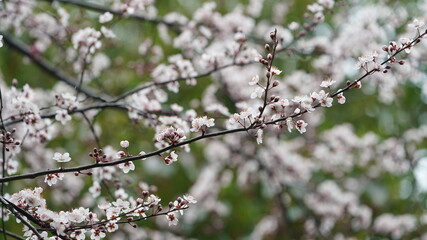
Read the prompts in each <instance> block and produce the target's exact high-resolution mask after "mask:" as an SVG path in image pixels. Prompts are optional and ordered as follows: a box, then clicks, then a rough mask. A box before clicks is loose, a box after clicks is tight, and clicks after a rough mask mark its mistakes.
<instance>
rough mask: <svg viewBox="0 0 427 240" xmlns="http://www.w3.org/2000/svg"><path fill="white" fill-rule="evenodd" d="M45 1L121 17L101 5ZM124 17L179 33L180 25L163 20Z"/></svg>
mask: <svg viewBox="0 0 427 240" xmlns="http://www.w3.org/2000/svg"><path fill="white" fill-rule="evenodd" d="M46 1H48V2H60V3H64V4H70V5H74V6H78V7H82V8H85V9H88V10H92V11H95V12H101V13H105V12H110V13H111V14H114V15H117V16H123V13H122V12H121V11H118V10H113V9H110V8H108V7H104V6H102V5H98V4H95V3H89V2H83V1H79V0H46ZM125 17H127V18H131V19H136V20H139V21H143V22H149V23H153V24H164V25H166V26H167V27H169V28H171V29H172V30H173V31H175V32H180V30H179V27H180V25H179V24H178V23H174V22H167V21H165V20H163V19H159V18H148V17H144V16H141V15H136V14H131V15H127V16H125Z"/></svg>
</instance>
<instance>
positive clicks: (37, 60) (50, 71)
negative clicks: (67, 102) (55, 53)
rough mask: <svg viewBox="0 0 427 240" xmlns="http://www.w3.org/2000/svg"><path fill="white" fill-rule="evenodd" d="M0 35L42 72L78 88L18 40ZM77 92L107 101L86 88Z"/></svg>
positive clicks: (69, 78)
mask: <svg viewBox="0 0 427 240" xmlns="http://www.w3.org/2000/svg"><path fill="white" fill-rule="evenodd" d="M0 35H3V40H4V42H5V43H6V44H7V45H8V46H10V47H11V48H13V49H15V50H17V51H18V52H20V53H21V54H23V55H24V56H27V57H29V58H30V59H31V60H32V61H33V62H34V63H35V64H36V65H37V66H38V67H39V68H41V69H42V70H43V71H45V72H46V73H48V74H49V75H51V76H52V77H54V78H56V79H58V80H60V81H62V82H64V83H65V84H67V85H68V86H71V87H73V88H75V87H76V86H78V81H77V80H75V79H74V78H73V77H71V76H69V75H68V74H66V73H65V72H62V71H60V70H59V69H57V68H56V67H55V66H54V65H52V64H51V63H50V62H48V61H47V60H46V59H44V58H42V57H41V56H37V55H35V54H32V53H31V51H30V49H29V48H28V46H27V45H25V44H24V43H23V42H21V41H20V40H18V39H16V38H13V37H11V36H10V35H9V34H8V33H7V32H4V31H1V30H0ZM78 90H79V91H81V92H82V93H84V94H85V95H86V96H87V97H90V98H93V99H96V100H99V101H102V102H106V101H107V100H106V99H108V97H106V96H100V94H97V93H95V91H94V90H92V89H89V88H87V87H79V88H78Z"/></svg>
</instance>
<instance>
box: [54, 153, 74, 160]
mask: <svg viewBox="0 0 427 240" xmlns="http://www.w3.org/2000/svg"><path fill="white" fill-rule="evenodd" d="M53 160H55V161H57V162H60V163H63V162H69V161H71V157H70V154H69V153H67V152H66V153H59V152H56V153H55V154H53Z"/></svg>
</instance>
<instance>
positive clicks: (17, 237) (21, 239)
mask: <svg viewBox="0 0 427 240" xmlns="http://www.w3.org/2000/svg"><path fill="white" fill-rule="evenodd" d="M0 231H1V233H3V234H6V235H7V236H9V237H13V238H15V239H19V240H26V239H25V238H23V237H21V236H18V235H16V234H14V233H11V232H8V231H3V230H0Z"/></svg>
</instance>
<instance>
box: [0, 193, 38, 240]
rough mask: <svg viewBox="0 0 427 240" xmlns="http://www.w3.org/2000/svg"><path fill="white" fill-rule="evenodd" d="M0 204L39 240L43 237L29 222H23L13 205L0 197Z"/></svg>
mask: <svg viewBox="0 0 427 240" xmlns="http://www.w3.org/2000/svg"><path fill="white" fill-rule="evenodd" d="M0 202H1V203H2V205H3V206H5V207H6V208H7V209H9V211H11V212H12V214H13V215H14V216H15V217H17V218H18V219H19V220H21V221H22V223H24V225H25V226H27V227H28V228H29V229H30V230H31V231H32V232H33V233H34V234H35V235H36V236H37V237H38V238H39V239H43V237H42V236H41V235H40V233H39V232H38V231H37V229H35V228H34V226H33V225H31V224H30V223H29V222H27V220H25V219H24V218H23V217H21V215H20V213H18V211H17V210H16V209H15V207H16V206H15V205H14V204H13V203H11V202H9V201H8V200H7V199H5V198H4V197H0ZM16 208H18V207H16ZM24 212H25V211H24Z"/></svg>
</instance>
